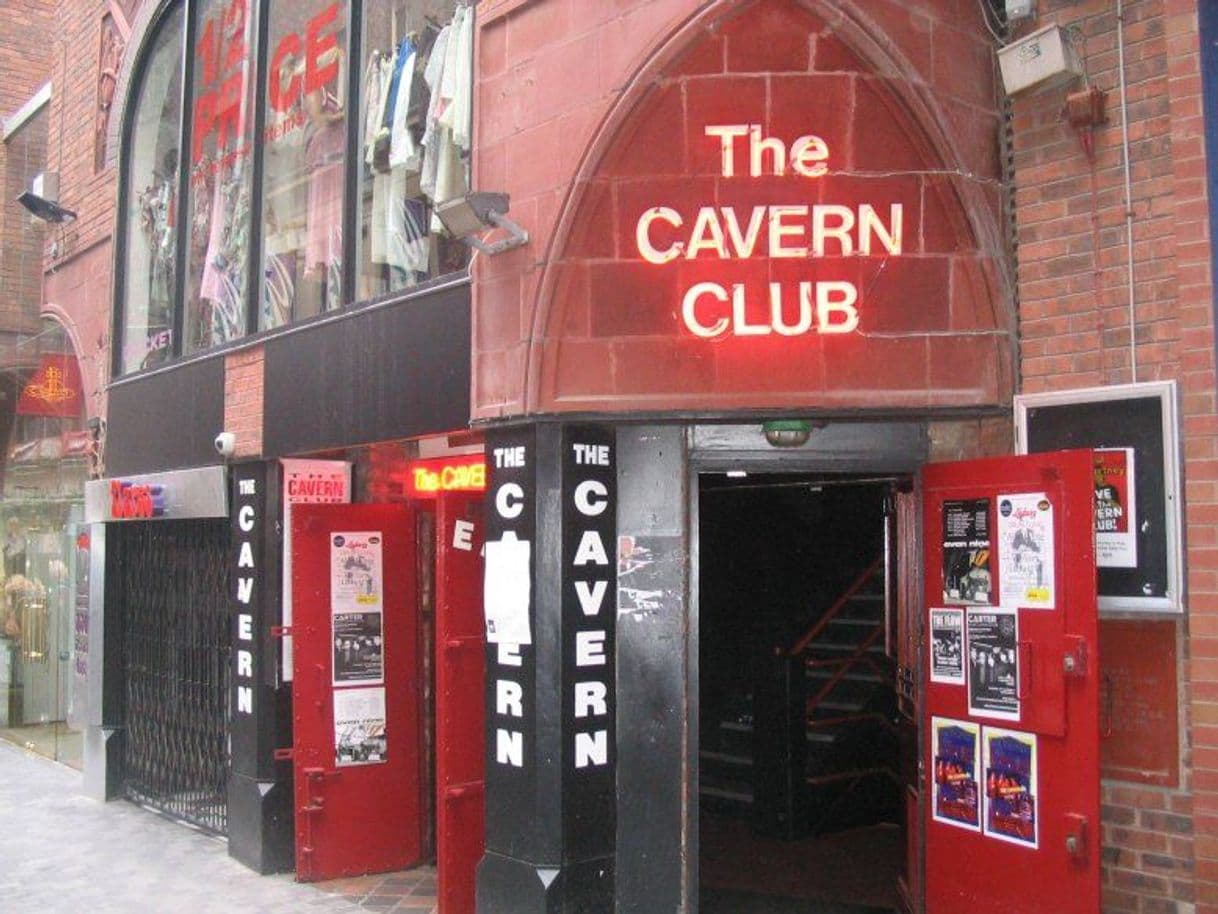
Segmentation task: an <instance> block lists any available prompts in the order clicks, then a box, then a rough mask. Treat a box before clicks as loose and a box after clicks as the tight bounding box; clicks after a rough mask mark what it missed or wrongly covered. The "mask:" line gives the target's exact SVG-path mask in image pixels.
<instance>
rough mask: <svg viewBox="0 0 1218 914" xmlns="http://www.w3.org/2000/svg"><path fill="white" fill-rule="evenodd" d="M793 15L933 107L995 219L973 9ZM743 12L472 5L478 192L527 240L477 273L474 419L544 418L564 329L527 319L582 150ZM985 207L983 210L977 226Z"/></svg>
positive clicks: (568, 3)
mask: <svg viewBox="0 0 1218 914" xmlns="http://www.w3.org/2000/svg"><path fill="white" fill-rule="evenodd" d="M791 3H792V4H794V3H796V0H791ZM780 5H781V4H780ZM802 5H803V6H805V7H806V8H808V9H810V10H811V11H813V12H814V13H819V14H821V15H823V16H824V18H826V19H828V20H830V21H837V17H839V16H841V15H842V14H843V13H844V14H845V16H846V17H847V18H849V19H850V20H851V22H852V23H854V24H855V25H857V27H858V31H859V32H860V33H863V34H865V35H866V36H867V38H866V39H865V40H866V41H870V42H872V47H870V48H869V49H868V50H869V51H870V52H871V56H872V57H873V59H878V58H882V57H888V58H890V59H891V60H893V61H895V63H894V64H893V65H892V69H899V70H900V72H901V73H902V76H903V78H904V79H905V80H907V81H908V82H909V83H910V84H913V85H916V86H917V87H919V89H920V90H921V91H922V92H923V93H924V94H923V97H924V98H925V97H929V98H932V99H933V102H932V103H931V104H930V105H929V110H924V111H923V112H922V115H923V119H924V120H923V122H924V123H930V125H931V126H932V127H938V128H939V129H941V130H942V131H943V133H944V134H946V135H947V137H949V143H950V145H951V146H952V156H951V158H953V159H955V160H956V161H959V162H960V163H961V164H960V168H959V170H960V171H961V172H965V173H967V174H969V175H970V176H971V177H972V178H973V179H977V180H980V181H982V182H984V181H986V180H989V181H991V182H992V186H991V188H990V190H991V192H992V196H991V199H990V201H989V203H988V206H989V207H991V208H996V207H997V191H996V186H997V177H998V155H997V149H998V144H997V138H996V137H997V130H998V116H997V112H996V108H997V102H996V99H995V97H994V94H993V91H992V86H993V82H992V72H993V61H992V58H991V56H990V54H989V50H988V37H985V33H984V32H983V30H982V23H981V19H980V12H979V8H978V7H977V6H976V5H975V4H970V3H959V2H950V0H921V2H905V3H898V2H893V0H868V2H850V0H843V2H840V3H826V2H815V0H809V2H807V3H805V4H802ZM739 7H740V5H739V4H710V5H708V4H705V3H700V2H697V0H651V2H643V0H617V2H613V3H605V2H598V0H532V2H521V0H499V2H495V0H491V2H488V3H484V4H482V5H481V6H480V25H479V35H478V47H477V64H476V68H477V76H476V80H477V89H476V91H477V104H476V106H475V112H476V114H475V116H476V118H477V123H476V125H475V130H476V139H477V143H476V149H475V184H476V185H477V186H479V187H483V188H491V189H500V188H502V189H506V190H508V191H509V192H510V193H511V194H512V215H513V217H514V218H516V219H517V221H519V222H521V223H522V224H523V225H524V226H526V227H527V228H528V229H529V231H530V233H531V239H532V240H531V243H530V244H529V245H527V246H526V247H524V248H522V249H520V250H518V251H515V252H513V253H510V254H506V255H500V256H498V257H494V258H481V259H480V260H479V261H478V262H477V263H476V266H475V280H476V285H475V292H474V296H475V301H474V377H473V380H472V394H473V413H474V416H475V418H493V417H496V416H502V415H510V414H514V413H520V412H529V411H536V410H544V409H547V408H551V407H552V406H553V404H552V403H551V402H550V401H549V400H548V399H546V397H545V395H544V394H541V393H539V392H538V390H539V387H540V386H541V384H542V383H543V382H542V381H541V380H540V375H541V371H540V369H539V368H538V365H539V363H540V362H541V361H542V358H541V353H540V352H539V350H540V348H541V347H542V346H544V345H546V344H547V343H548V342H550V341H552V340H553V339H554V338H555V337H557V336H560V335H562V333H563V330H561V329H559V328H557V327H553V328H547V327H545V326H544V322H541V323H535V321H536V313H537V311H538V309H539V308H540V307H544V305H545V302H546V301H547V294H548V293H547V290H546V289H543V288H542V278H543V276H547V275H548V274H547V270H548V268H549V266H550V264H551V263H552V262H553V258H554V257H555V256H556V255H558V254H560V253H561V251H560V250H557V248H558V246H560V245H561V244H562V242H563V238H562V236H561V234H560V233H558V232H556V230H555V227H556V225H557V224H558V223H559V220H560V219H561V218H565V217H566V216H567V215H569V213H568V211H569V210H570V209H571V208H572V207H573V205H574V204H573V201H574V200H575V199H576V196H577V194H576V193H575V185H576V182H577V180H578V176H579V175H580V174H581V168H582V167H583V166H584V165H585V164H586V161H587V160H588V159H589V158H590V157H596V156H598V155H599V154H600V152H601V151H602V150H601V149H600V148H599V147H598V148H591V144H592V143H593V142H594V140H597V141H600V140H604V139H605V138H607V137H610V136H612V135H613V128H616V127H617V126H620V124H618V123H617V122H616V119H618V118H620V117H622V116H623V112H624V110H625V109H626V108H627V107H628V105H623V106H618V105H617V103H618V101H619V99H622V98H623V97H627V98H636V97H638V95H639V94H640V87H634V86H632V81H634V80H636V79H642V77H641V76H640V73H641V72H642V71H643V70H644V69H647V72H648V74H649V76H648V78H650V76H651V75H654V74H653V73H652V70H653V69H654V67H651V68H649V66H650V62H652V61H657V60H665V59H671V57H672V56H673V55H674V54H675V52H676V49H674V48H672V47H670V46H667V45H666V42H668V41H670V40H671V39H672V38H673V36H674V34H676V32H677V31H678V29H679V27H680V26H681V25H682V24H683V23H686V22H687V21H689V20H690V18H691V17H692V16H694V15H695V14H699V13H702V14H705V18H704V19H703V20H699V21H700V22H702V21H705V22H710V21H712V20H714V19H716V18H718V16H719V14H720V13H722V12H725V11H728V10H729V9H730V10H732V11H735V10H738V9H739ZM837 9H840V10H842V13H839V12H837ZM747 16H748V14H746V16H745V18H747ZM776 53H777V52H776ZM864 56H866V55H864ZM611 121H612V123H611ZM932 122H933V123H932ZM986 206H987V204H986V203H984V202H983V203H980V204H978V205H977V206H976V207H975V209H974V214H975V215H977V214H979V213H980V211H981V210H982V209H984V208H985V207H986ZM994 223H995V225H996V224H997V223H996V217H995V219H994ZM999 237H1000V236H999ZM990 240H992V239H987V241H990ZM999 243H1000V242H999ZM539 327H540V329H539ZM602 361H604V360H603V359H602ZM991 361H994V360H991ZM932 386H933V385H932ZM624 402H628V401H624ZM621 405H622V404H619V405H618V408H620V407H621ZM649 406H651V407H653V408H662V407H657V406H656V404H654V403H651V404H649ZM610 408H613V407H610Z"/></svg>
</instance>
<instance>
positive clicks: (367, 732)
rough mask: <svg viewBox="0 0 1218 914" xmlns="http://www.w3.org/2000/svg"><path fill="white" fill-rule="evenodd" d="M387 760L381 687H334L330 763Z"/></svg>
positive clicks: (355, 763)
mask: <svg viewBox="0 0 1218 914" xmlns="http://www.w3.org/2000/svg"><path fill="white" fill-rule="evenodd" d="M388 760H389V742H388V732H387V728H386V725H385V689H384V687H383V686H377V687H375V688H370V689H369V688H360V689H335V690H334V763H335V764H336V765H338V766H340V767H342V766H346V765H370V764H375V763H379V762H386V761H388Z"/></svg>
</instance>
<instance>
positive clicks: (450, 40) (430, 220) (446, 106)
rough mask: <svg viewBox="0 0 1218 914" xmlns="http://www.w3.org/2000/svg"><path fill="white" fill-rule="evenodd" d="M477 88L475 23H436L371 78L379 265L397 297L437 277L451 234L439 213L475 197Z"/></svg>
mask: <svg viewBox="0 0 1218 914" xmlns="http://www.w3.org/2000/svg"><path fill="white" fill-rule="evenodd" d="M472 81H473V13H472V10H471V9H469V8H468V7H467V6H464V5H459V6H458V7H457V10H456V12H455V14H454V16H453V21H452V22H451V23H449V24H448V25H445V26H443V27H439V26H438V25H437V24H434V23H431V22H429V23H428V24H427V25H426V26H425V27H424V28H422V29H420V30H419V31H416V32H411V33H410V34H408V35H406V36H405V37H404V38H402V40H401V41H399V42H398V43H397V45H396V47H394V48H393V50H392V51H391V52H388V53H383V52H380V51H373V52H372V54H371V56H370V58H369V60H368V64H367V67H366V70H365V81H364V85H365V89H364V92H365V94H364V98H365V102H366V104H367V110H366V112H365V119H364V132H363V142H364V155H363V160H364V164H365V166H366V168H367V178H368V179H369V182H370V184H371V188H372V194H371V196H372V200H371V213H370V216H369V224H368V250H369V260H370V261H371V263H372V264H373V265H374V266H379V267H382V268H383V269H384V271H385V278H386V279H387V282H388V286H389V288H390V289H399V288H403V287H406V286H410V285H413V284H414V283H416V282H417V281H418V280H419V279H421V278H423V277H425V276H427V275H428V274H429V273H430V272H431V271H432V261H433V259H435V258H434V252H433V244H434V240H435V237H436V235H437V233H438V232H439V231H440V229H441V225H440V223H439V221H438V220H437V219H436V217H435V216H434V213H433V212H432V205H433V204H435V203H440V202H443V201H445V200H448V199H451V198H453V197H457V196H460V195H462V194H464V193H466V192H467V191H468V189H469V177H468V159H469V135H470V126H469V118H470V105H471V98H472V88H473V86H472Z"/></svg>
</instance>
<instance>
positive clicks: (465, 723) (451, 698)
mask: <svg viewBox="0 0 1218 914" xmlns="http://www.w3.org/2000/svg"><path fill="white" fill-rule="evenodd" d="M436 537H437V540H438V542H437V543H436V856H437V864H438V865H437V870H438V883H439V885H438V890H439V901H440V912H441V914H473V911H474V869H475V867H476V866H477V865H478V861H479V860H480V859H481V858H482V851H483V846H484V832H483V812H484V802H483V778H484V776H485V764H486V762H485V756H484V754H483V744H484V740H485V737H484V732H483V719H484V713H485V704H484V703H485V696H484V694H483V682H484V678H485V666H486V646H485V642H484V640H483V630H484V623H483V618H482V541H483V523H482V497H481V494H480V493H479V494H477V495H467V494H461V493H454V492H450V493H444V494H442V495H440V497H439V498H438V500H437V506H436Z"/></svg>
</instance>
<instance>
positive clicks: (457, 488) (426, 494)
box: [406, 455, 486, 498]
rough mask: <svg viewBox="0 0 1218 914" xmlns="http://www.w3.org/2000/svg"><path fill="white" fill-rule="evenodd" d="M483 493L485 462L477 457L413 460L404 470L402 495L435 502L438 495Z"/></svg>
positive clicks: (484, 486) (479, 456)
mask: <svg viewBox="0 0 1218 914" xmlns="http://www.w3.org/2000/svg"><path fill="white" fill-rule="evenodd" d="M485 490H486V460H485V459H484V458H483V457H482V456H481V455H477V456H473V457H461V458H454V457H443V458H438V459H436V460H415V461H412V462H411V463H410V464H408V465H407V467H406V494H407V495H408V496H410V497H411V498H435V497H436V496H437V495H439V494H440V493H441V492H483V491H485Z"/></svg>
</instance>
